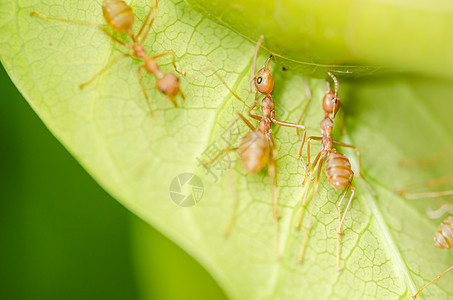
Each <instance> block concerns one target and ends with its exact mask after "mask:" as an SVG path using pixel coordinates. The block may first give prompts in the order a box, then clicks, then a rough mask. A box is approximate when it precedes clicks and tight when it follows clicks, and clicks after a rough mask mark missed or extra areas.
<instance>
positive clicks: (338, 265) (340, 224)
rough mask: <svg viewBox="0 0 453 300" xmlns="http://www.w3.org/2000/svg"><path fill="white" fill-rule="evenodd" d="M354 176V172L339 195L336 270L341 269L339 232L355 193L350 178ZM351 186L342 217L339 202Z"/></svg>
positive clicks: (341, 201)
mask: <svg viewBox="0 0 453 300" xmlns="http://www.w3.org/2000/svg"><path fill="white" fill-rule="evenodd" d="M353 177H354V174H352V176H351V178H350V180H349V183H348V186H347V187H346V189H345V191H344V194H343V196H342V197H341V200H340V203H338V206H337V207H338V229H337V267H338V271H341V264H340V234H343V229H342V227H343V222H344V218H345V217H346V214H347V213H348V210H349V207H350V206H351V202H352V198H354V194H355V188H354V186H353V185H352V183H351V182H352V178H353ZM349 188H351V196H350V197H349V201H348V205H346V209H345V211H344V213H343V217H341V204H342V203H343V200H344V198H345V196H346V194H347V192H348V190H349Z"/></svg>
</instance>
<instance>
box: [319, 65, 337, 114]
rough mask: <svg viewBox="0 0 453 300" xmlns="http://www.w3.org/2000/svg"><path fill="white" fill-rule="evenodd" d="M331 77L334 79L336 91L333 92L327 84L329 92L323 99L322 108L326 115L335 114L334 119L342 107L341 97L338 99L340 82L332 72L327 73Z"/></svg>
mask: <svg viewBox="0 0 453 300" xmlns="http://www.w3.org/2000/svg"><path fill="white" fill-rule="evenodd" d="M327 74H328V75H329V76H330V77H332V80H333V82H334V83H335V91H332V89H331V88H330V84H329V82H327V92H326V93H325V95H324V98H323V99H322V108H323V109H324V112H325V113H326V114H330V113H331V114H333V117H332V118H335V115H336V114H337V112H338V110H339V109H340V106H341V101H340V97H338V94H337V93H338V81H337V78H336V77H335V76H334V75H333V74H332V73H330V72H328V73H327Z"/></svg>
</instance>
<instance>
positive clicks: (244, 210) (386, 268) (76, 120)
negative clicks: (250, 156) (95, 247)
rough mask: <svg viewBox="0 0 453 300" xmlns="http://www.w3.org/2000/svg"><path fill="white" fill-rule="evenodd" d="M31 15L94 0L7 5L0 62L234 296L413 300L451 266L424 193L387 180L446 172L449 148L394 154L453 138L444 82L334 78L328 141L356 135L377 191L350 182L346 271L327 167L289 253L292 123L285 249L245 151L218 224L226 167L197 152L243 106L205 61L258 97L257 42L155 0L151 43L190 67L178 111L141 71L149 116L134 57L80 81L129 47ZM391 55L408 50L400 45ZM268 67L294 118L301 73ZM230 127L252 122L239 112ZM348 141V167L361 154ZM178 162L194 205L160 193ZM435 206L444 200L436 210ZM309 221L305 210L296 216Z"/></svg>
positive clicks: (125, 194)
mask: <svg viewBox="0 0 453 300" xmlns="http://www.w3.org/2000/svg"><path fill="white" fill-rule="evenodd" d="M148 6H149V5H148V2H147V1H135V2H133V3H132V8H133V9H134V11H135V12H136V15H137V24H135V27H136V28H138V27H139V26H140V25H141V21H143V19H144V17H145V15H146V13H147V11H148ZM31 11H37V12H39V13H42V14H46V15H51V16H54V17H59V18H71V19H76V20H87V21H91V22H97V23H99V24H104V21H103V18H102V13H101V9H100V4H99V3H93V2H92V1H88V0H84V1H78V2H77V4H72V3H69V2H65V3H64V4H62V2H59V1H55V0H46V1H34V2H33V3H32V4H30V3H24V2H22V1H9V2H7V1H3V2H2V3H1V4H0V58H1V61H2V63H3V64H4V66H5V68H6V70H7V71H8V72H9V74H10V76H11V77H12V79H13V80H14V82H15V83H16V85H17V86H18V88H19V89H20V90H21V92H22V93H23V95H24V96H25V97H26V98H27V99H28V101H29V103H30V105H31V106H32V107H33V108H34V109H35V111H36V112H37V114H39V116H40V117H41V119H42V120H43V121H44V122H45V124H46V125H47V126H48V128H49V129H50V130H51V131H52V132H53V134H54V135H55V136H56V137H57V138H58V139H59V140H60V141H61V142H62V143H63V144H64V145H65V146H66V147H67V149H68V150H69V151H70V152H71V153H72V154H73V155H74V156H75V157H76V158H77V159H78V160H79V161H80V163H81V164H82V165H83V166H84V167H85V168H86V169H87V170H88V172H90V173H91V175H92V176H93V177H94V178H96V180H97V181H98V182H99V184H101V185H102V186H103V187H104V188H105V189H106V190H107V191H109V192H110V193H111V194H112V195H113V196H115V197H116V198H117V199H118V200H119V201H120V202H121V203H122V204H123V205H124V206H126V207H127V208H128V209H130V210H131V211H133V212H134V213H135V214H137V215H138V216H140V217H141V218H143V219H144V220H146V221H147V222H148V223H150V224H151V225H153V226H154V227H156V228H158V229H159V230H160V231H161V232H163V233H164V234H165V235H167V236H168V237H170V238H171V239H172V240H173V241H175V242H176V243H178V244H179V245H181V246H182V247H183V248H184V249H185V250H186V251H188V252H189V253H190V254H192V255H193V256H194V257H196V258H197V259H198V260H199V261H200V262H201V263H202V264H203V265H204V266H205V267H206V268H207V269H208V270H209V271H210V272H211V274H212V275H213V276H214V277H215V278H216V279H217V280H218V281H219V282H220V284H221V285H222V286H223V288H224V289H225V290H226V292H227V293H228V294H229V296H230V297H231V298H233V299H288V298H289V299H296V298H303V299H313V298H316V299H326V298H336V299H340V298H348V299H376V298H377V299H393V298H409V296H410V295H411V294H413V293H415V292H416V290H417V289H418V288H419V287H421V286H422V285H424V284H425V283H426V282H428V281H430V280H431V279H432V278H434V277H435V276H436V275H437V274H439V273H440V272H442V271H443V270H444V269H446V268H447V267H448V266H449V265H451V263H452V261H453V259H452V258H453V253H448V251H441V250H439V249H436V248H435V247H434V246H433V245H432V238H433V235H434V232H435V230H436V228H437V226H438V224H439V223H440V220H430V219H428V217H427V215H426V213H425V206H426V205H427V201H426V200H422V201H409V200H405V199H402V198H401V197H398V196H396V195H395V194H394V193H393V192H392V191H393V189H395V188H398V187H401V186H402V185H404V184H409V183H414V182H416V181H417V180H426V179H430V178H434V177H435V176H439V175H442V174H448V172H451V168H449V166H451V158H449V159H450V163H449V164H448V163H444V161H439V162H437V163H435V164H433V165H431V166H429V168H419V167H408V168H401V167H398V165H397V162H398V161H399V160H401V159H404V158H412V159H415V158H418V157H424V156H429V155H430V154H432V153H433V152H435V151H438V150H439V149H442V147H443V146H445V145H447V144H448V142H449V141H450V140H451V136H452V132H453V128H452V125H451V122H449V113H450V112H451V111H452V108H453V107H452V106H453V102H452V101H450V100H448V99H450V98H451V97H449V95H450V86H451V82H447V81H441V80H431V79H426V78H412V77H403V76H399V77H398V76H393V75H392V76H385V77H380V78H372V79H362V80H354V81H349V82H347V81H346V80H345V79H344V78H339V80H340V96H341V98H342V102H343V104H344V111H345V126H344V127H345V134H344V136H337V138H338V139H341V140H342V141H344V142H346V143H352V144H354V145H356V146H357V147H359V149H360V150H361V153H362V156H363V169H364V171H365V173H366V174H367V175H368V178H369V180H370V181H371V184H372V186H373V187H374V189H375V190H376V192H377V196H376V197H373V196H371V195H370V193H369V192H368V190H367V189H366V187H365V185H364V183H363V181H362V180H361V179H360V178H358V177H357V178H356V179H355V180H354V185H355V187H356V188H357V190H356V196H355V197H354V200H353V204H352V208H351V210H350V212H349V214H348V215H347V217H346V220H345V225H344V231H345V232H344V233H345V234H344V235H343V236H342V237H341V258H342V265H343V267H344V270H343V271H342V272H337V270H336V235H335V231H336V227H337V208H336V205H337V202H338V200H339V198H340V196H341V193H340V192H339V191H337V190H335V189H334V188H333V187H331V186H330V184H328V182H327V181H326V180H325V178H324V175H323V176H321V178H322V179H321V185H320V190H319V197H318V200H317V203H316V207H315V210H314V218H313V222H312V230H311V231H310V235H309V240H308V247H307V252H306V256H305V262H304V263H303V264H302V265H300V264H298V263H297V256H298V253H299V251H300V247H301V243H302V239H303V235H304V230H301V231H300V232H298V231H296V230H295V228H294V227H295V222H296V219H297V217H298V213H299V211H300V207H301V200H302V199H301V198H302V195H303V192H304V189H303V188H302V187H301V186H300V182H301V181H302V179H303V176H304V173H303V170H302V166H301V163H300V161H298V160H297V159H296V154H297V151H298V147H299V145H300V138H298V137H297V136H296V134H295V130H293V129H289V128H278V127H276V128H274V134H275V139H276V141H277V146H278V151H279V159H278V168H279V173H278V175H279V177H278V182H279V190H278V193H279V200H280V214H281V219H280V222H279V234H280V251H281V253H282V258H281V259H280V260H277V259H276V257H275V253H274V244H273V238H274V231H273V222H272V206H271V197H270V184H269V178H268V176H267V175H266V172H260V173H258V174H247V173H246V172H245V170H244V169H243V167H242V166H241V165H240V164H239V163H235V164H233V166H232V168H233V172H232V178H233V181H234V183H235V187H236V191H237V196H238V199H239V204H238V211H237V214H236V219H235V223H234V226H233V229H232V232H231V235H230V236H229V237H228V238H225V237H224V235H223V232H224V229H225V226H226V224H227V221H228V218H229V214H230V211H231V205H232V190H231V186H230V181H229V177H228V175H227V172H225V173H224V174H223V176H221V174H220V173H219V170H214V171H216V174H217V176H218V177H219V180H218V182H214V181H215V178H214V177H213V176H211V175H209V174H207V173H206V171H205V169H204V168H203V167H202V166H200V164H199V161H198V160H197V158H200V159H206V156H205V154H206V152H205V151H206V150H212V148H213V146H217V147H223V142H222V134H223V135H224V134H225V130H227V128H228V126H229V124H230V122H231V120H232V117H233V114H234V112H236V111H241V112H243V113H245V112H246V110H247V106H246V105H244V104H242V103H240V102H239V101H237V100H236V99H235V98H233V97H232V96H231V94H230V93H229V92H228V90H227V89H226V88H225V87H224V86H223V85H222V84H221V83H220V82H219V80H218V79H217V77H215V76H213V75H212V71H210V70H209V69H208V68H209V67H213V68H215V69H218V70H219V74H221V76H222V77H223V78H224V79H225V81H226V82H228V84H229V85H230V86H232V87H233V89H234V90H235V91H237V92H238V94H239V95H240V96H241V97H243V98H244V99H245V98H247V100H246V102H247V105H251V104H252V103H253V97H252V96H251V95H249V93H248V87H249V80H250V70H251V63H252V57H253V53H254V47H255V45H254V43H251V42H249V41H247V40H246V39H245V38H243V37H242V36H240V35H238V34H237V33H235V32H233V31H231V30H230V29H228V28H225V27H223V26H221V25H218V24H216V23H214V22H213V21H212V20H210V19H208V18H206V17H205V16H203V15H201V14H200V13H198V12H197V11H194V10H193V9H191V8H190V7H189V6H187V4H186V3H185V2H182V1H179V2H178V1H160V2H159V15H158V18H157V19H156V21H155V23H154V25H153V27H152V30H151V34H150V36H149V38H148V40H147V41H146V43H145V48H146V50H147V51H149V53H156V54H157V53H161V52H164V51H167V50H170V49H173V50H174V51H175V53H176V56H177V65H178V67H179V68H180V69H182V70H184V71H186V72H187V76H186V78H182V80H181V82H182V83H181V88H182V90H183V92H184V93H185V95H186V101H185V102H182V101H181V100H178V101H179V103H180V105H179V106H178V107H177V108H174V107H173V106H172V105H171V103H170V102H169V101H168V100H167V99H166V98H165V97H164V96H162V95H161V94H160V93H159V92H157V91H156V90H155V89H154V84H155V78H153V77H152V76H150V75H147V76H145V77H144V78H145V84H146V86H147V87H148V88H147V92H148V93H149V95H150V98H151V99H152V101H151V102H152V104H151V105H152V107H153V109H154V112H155V113H154V115H153V116H152V117H151V116H150V115H149V114H148V112H147V105H146V102H145V98H144V96H143V93H142V90H141V88H140V85H139V82H138V80H137V75H136V72H137V68H138V66H139V64H140V62H139V61H135V60H132V59H124V60H122V61H120V62H119V63H118V64H116V65H114V66H113V67H112V68H110V69H109V70H108V71H107V72H106V73H105V74H103V75H102V76H101V77H100V78H98V79H97V80H96V81H94V82H93V83H92V84H90V85H88V86H87V87H86V88H84V89H83V90H80V89H79V87H78V86H79V84H80V83H82V82H84V81H86V80H88V79H89V78H90V77H91V76H93V75H94V74H96V72H98V71H99V70H100V69H101V68H102V67H103V66H105V65H106V64H107V63H108V61H110V60H112V59H113V58H114V57H115V56H116V55H118V54H119V53H121V52H122V51H123V49H122V48H121V46H120V45H118V44H116V43H114V42H113V41H112V40H111V39H110V38H108V37H107V36H105V35H104V34H103V33H102V32H100V31H98V30H95V29H92V28H88V27H84V26H79V25H72V24H67V23H62V22H56V21H50V20H43V19H39V18H36V17H31V16H30V12H31ZM263 21H266V20H263ZM285 34H286V33H285ZM285 34H283V33H282V37H284V36H285ZM370 34H371V33H370ZM120 37H121V38H125V40H127V38H126V37H122V36H120ZM265 43H266V45H268V43H270V44H271V43H273V40H272V39H266V41H265ZM291 44H292V43H291ZM291 44H288V45H291ZM267 55H268V53H264V51H263V52H262V53H261V54H260V56H259V57H258V64H259V65H261V64H262V63H264V60H265V58H266V56H267ZM400 55H401V56H400V57H401V58H404V53H403V54H400ZM325 59H326V60H328V59H329V57H328V56H327V55H326V57H325ZM370 59H372V58H370ZM159 62H162V63H163V65H162V69H163V70H165V71H172V67H171V64H170V60H169V59H162V60H160V61H159ZM425 64H426V65H428V64H429V60H423V61H420V64H419V65H418V66H419V69H417V70H424V69H423V68H424V67H423V65H425ZM414 68H415V67H414ZM417 68H418V67H417ZM271 69H272V71H273V73H274V76H275V90H274V92H273V97H274V99H275V101H276V116H277V118H278V119H281V120H285V121H288V122H296V121H297V120H298V118H299V116H300V114H301V112H302V108H303V106H304V105H305V104H306V103H307V98H306V96H305V90H304V88H303V82H304V81H303V79H302V78H301V76H300V75H299V74H297V73H294V72H292V71H287V72H284V71H282V70H281V67H280V66H279V65H277V64H276V63H274V62H273V63H272V64H271ZM414 70H415V69H414ZM426 72H427V73H430V72H429V71H428V70H427V71H426ZM309 87H310V89H311V92H312V94H313V101H312V103H311V104H310V106H309V109H308V111H307V114H306V116H305V118H304V124H305V125H306V126H307V128H308V133H309V135H316V136H318V135H319V123H320V121H321V119H322V117H323V114H322V110H321V104H320V101H321V99H322V95H323V94H324V91H325V82H324V81H323V80H316V79H309ZM238 124H240V126H241V127H240V128H241V129H242V130H245V128H246V127H245V126H244V124H242V123H238ZM254 124H255V122H254ZM18 126H20V124H18ZM243 132H245V131H243ZM313 149H316V147H314V148H313ZM446 149H447V150H445V153H447V154H448V155H446V156H450V157H451V152H452V151H451V150H450V148H446ZM344 151H345V153H347V155H348V156H349V157H350V159H351V161H352V162H353V164H354V169H355V170H357V168H356V163H357V161H356V159H354V153H351V152H349V151H347V150H344ZM234 157H235V158H236V159H237V155H236V156H234ZM446 161H448V159H447V160H446ZM43 171H45V170H43ZM187 172H188V173H196V174H197V175H198V176H200V178H201V180H202V182H203V184H204V188H205V190H204V195H203V198H202V199H201V201H200V202H199V203H198V204H197V205H195V206H193V207H181V206H177V205H176V204H175V203H174V202H173V201H172V200H171V198H170V195H169V187H170V184H171V182H172V180H173V179H174V178H175V177H176V176H178V175H179V174H181V173H187ZM356 173H358V172H356ZM62 201H64V199H62ZM433 202H434V201H433ZM433 202H430V203H433ZM441 203H442V199H439V200H436V201H435V204H433V205H432V206H433V207H436V205H440V204H441ZM100 221H102V216H101V217H100ZM306 221H307V215H305V218H304V220H303V224H305V223H306ZM450 252H451V251H450ZM149 255H152V253H149ZM194 280H196V279H194ZM452 283H453V276H448V275H447V276H445V277H444V278H442V279H441V280H439V281H438V283H436V285H433V286H432V287H430V288H429V289H427V290H426V291H424V292H423V295H425V296H430V297H432V298H433V299H438V298H447V297H448V296H450V297H452V296H453V290H452V289H451V286H452Z"/></svg>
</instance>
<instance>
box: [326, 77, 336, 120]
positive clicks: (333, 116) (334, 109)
mask: <svg viewBox="0 0 453 300" xmlns="http://www.w3.org/2000/svg"><path fill="white" fill-rule="evenodd" d="M327 74H328V75H329V76H330V77H331V78H332V80H333V83H334V84H335V93H334V95H335V97H334V98H333V99H334V100H335V103H334V107H333V114H332V119H334V118H335V115H336V113H337V93H338V80H337V78H336V77H335V76H334V75H333V74H332V73H330V72H327Z"/></svg>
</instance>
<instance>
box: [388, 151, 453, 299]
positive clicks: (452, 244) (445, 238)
mask: <svg viewBox="0 0 453 300" xmlns="http://www.w3.org/2000/svg"><path fill="white" fill-rule="evenodd" d="M430 160H433V158H429V159H420V160H415V162H411V161H409V160H406V161H403V163H400V165H423V164H425V163H429V162H431V161H430ZM451 183H453V176H452V175H447V176H444V177H439V178H435V179H431V180H428V181H426V182H424V183H416V184H410V185H406V186H404V187H403V188H400V189H397V190H395V193H397V194H399V195H401V196H402V197H404V198H406V199H408V200H415V199H422V198H437V197H443V196H449V195H453V190H441V191H431V192H407V191H410V190H412V189H414V188H417V187H420V186H423V185H424V186H426V187H428V188H435V187H437V186H440V185H444V184H451ZM450 206H451V204H445V205H443V206H442V207H441V208H440V209H439V211H438V212H436V211H427V213H428V216H429V217H433V218H437V216H436V215H438V214H440V215H442V214H443V213H444V212H445V211H448V209H449V207H450ZM440 215H439V216H440ZM434 246H435V247H437V248H439V249H452V248H453V216H449V217H447V218H446V219H445V220H444V221H443V222H442V223H441V224H440V225H439V228H438V229H437V231H436V234H435V236H434ZM451 270H453V266H451V267H449V268H448V269H447V270H445V271H444V272H442V273H441V274H440V275H439V276H437V277H436V278H434V279H433V280H432V281H431V282H429V283H428V284H426V285H425V286H424V287H422V288H421V289H420V290H418V291H417V293H416V294H415V295H413V296H412V298H413V299H415V298H416V297H417V296H418V294H420V293H421V291H423V290H424V289H425V288H427V287H428V286H430V285H431V284H433V283H434V282H435V281H437V280H438V279H439V278H441V277H442V276H444V275H445V274H446V273H448V272H449V271H451Z"/></svg>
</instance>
